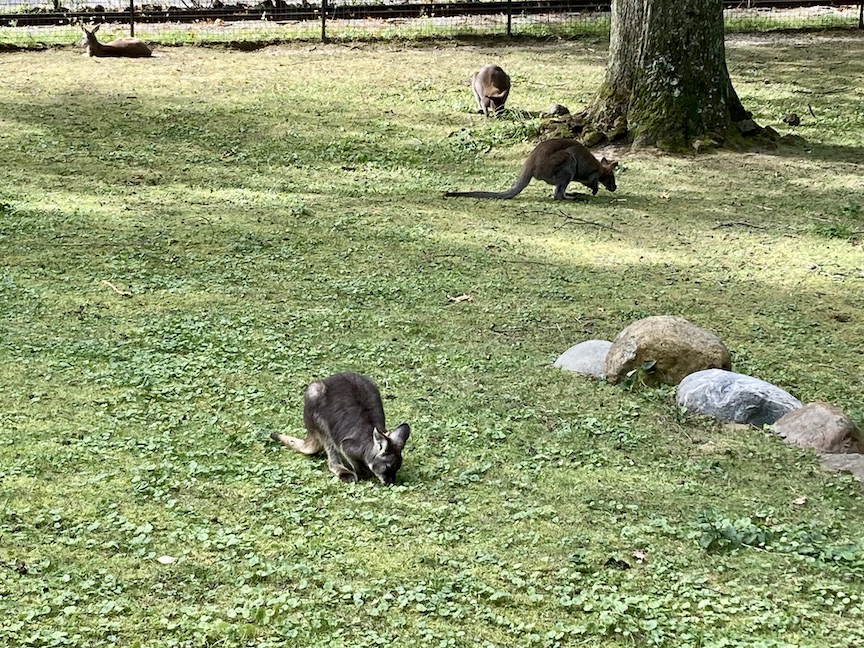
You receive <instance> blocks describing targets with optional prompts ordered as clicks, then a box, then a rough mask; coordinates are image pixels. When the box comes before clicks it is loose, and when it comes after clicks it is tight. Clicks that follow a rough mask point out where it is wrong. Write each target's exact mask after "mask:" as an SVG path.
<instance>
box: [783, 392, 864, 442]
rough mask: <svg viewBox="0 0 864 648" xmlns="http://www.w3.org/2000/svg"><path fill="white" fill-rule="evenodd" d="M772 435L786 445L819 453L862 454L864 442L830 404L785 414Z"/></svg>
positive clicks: (820, 404)
mask: <svg viewBox="0 0 864 648" xmlns="http://www.w3.org/2000/svg"><path fill="white" fill-rule="evenodd" d="M774 431H775V432H776V433H777V434H778V435H780V437H781V438H782V439H783V440H784V441H786V442H787V443H794V444H795V445H799V446H801V447H803V448H813V449H814V450H816V452H819V453H832V454H837V453H843V452H852V453H864V438H862V436H861V430H859V429H858V426H857V425H855V422H854V421H853V420H852V419H851V418H849V417H848V416H846V413H845V412H844V411H843V410H842V409H840V408H839V407H835V406H834V405H831V404H830V403H822V402H815V403H808V404H807V405H805V406H804V407H801V408H799V409H796V410H793V411H791V412H789V413H788V414H785V415H784V416H783V417H781V418H780V419H779V420H778V421H777V422H776V423H775V424H774Z"/></svg>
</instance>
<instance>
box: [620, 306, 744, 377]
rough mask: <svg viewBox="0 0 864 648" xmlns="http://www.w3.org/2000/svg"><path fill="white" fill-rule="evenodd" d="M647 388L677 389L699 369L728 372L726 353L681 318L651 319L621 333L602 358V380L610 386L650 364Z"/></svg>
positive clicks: (709, 335) (708, 335) (713, 337)
mask: <svg viewBox="0 0 864 648" xmlns="http://www.w3.org/2000/svg"><path fill="white" fill-rule="evenodd" d="M651 362H653V363H654V364H653V365H652V368H653V372H652V373H650V374H648V375H646V376H645V378H646V382H648V383H649V384H658V383H666V384H667V385H677V384H678V383H679V382H681V379H682V378H684V376H686V375H687V374H691V373H693V372H694V371H701V370H703V369H712V368H719V369H730V368H731V365H732V358H731V356H730V354H729V350H728V349H727V348H726V346H725V345H724V344H723V342H721V341H720V338H718V337H717V336H716V335H714V334H713V333H709V332H708V331H706V330H704V329H702V328H699V327H698V326H696V325H695V324H692V323H691V322H689V321H687V320H686V319H684V318H683V317H675V316H671V315H655V316H653V317H646V318H644V319H641V320H638V321H636V322H633V323H632V324H631V325H630V326H628V327H627V328H625V329H624V330H623V331H621V332H620V333H619V334H618V336H617V337H616V338H615V341H614V342H612V347H611V348H610V349H609V352H608V353H607V354H606V380H608V381H609V382H610V383H612V384H613V385H615V384H618V383H619V382H621V381H622V380H624V379H625V378H626V377H627V374H628V373H630V372H631V371H633V370H634V369H638V368H640V367H643V366H645V363H651Z"/></svg>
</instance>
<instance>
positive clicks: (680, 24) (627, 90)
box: [584, 0, 750, 150]
mask: <svg viewBox="0 0 864 648" xmlns="http://www.w3.org/2000/svg"><path fill="white" fill-rule="evenodd" d="M584 116H585V118H586V119H585V121H586V129H592V130H596V131H600V132H603V133H607V134H613V136H618V135H620V134H621V133H622V132H624V131H626V132H627V135H628V137H629V138H630V139H632V140H633V143H634V146H646V145H656V146H659V147H660V148H664V149H671V150H674V149H683V148H685V147H687V146H689V145H691V144H692V143H693V142H694V140H696V139H699V138H706V137H707V138H711V137H714V138H720V139H723V138H727V137H730V136H734V135H735V134H736V132H737V131H736V129H734V128H733V124H734V122H737V121H740V120H742V119H746V118H748V117H749V116H750V115H749V113H747V111H746V110H744V107H743V106H742V105H741V101H740V100H739V99H738V95H737V93H736V92H735V89H734V88H733V87H732V81H731V80H730V78H729V71H728V69H727V68H726V46H725V42H724V32H723V3H722V0H612V26H611V38H610V43H609V62H608V65H607V68H606V79H605V81H604V82H603V85H602V86H601V88H600V90H599V92H598V93H597V96H596V97H595V98H594V100H593V102H592V104H591V105H590V106H589V107H588V109H587V110H586V111H585V114H584ZM610 139H611V137H610Z"/></svg>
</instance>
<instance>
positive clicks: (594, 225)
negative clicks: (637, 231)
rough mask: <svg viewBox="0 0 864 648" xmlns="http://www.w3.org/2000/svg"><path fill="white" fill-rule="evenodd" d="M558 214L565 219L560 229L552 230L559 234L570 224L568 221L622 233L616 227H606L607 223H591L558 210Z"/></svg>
mask: <svg viewBox="0 0 864 648" xmlns="http://www.w3.org/2000/svg"><path fill="white" fill-rule="evenodd" d="M558 213H559V214H561V215H562V216H563V217H564V220H563V221H562V222H561V224H560V225H559V226H558V227H556V228H555V229H554V230H552V231H553V232H557V231H558V230H560V229H561V228H562V227H564V226H565V225H566V224H567V223H568V221H573V222H574V223H580V224H582V225H590V226H591V227H599V228H600V229H607V230H611V231H613V232H618V233H620V232H621V230H619V229H617V228H615V227H612V226H611V225H606V224H605V223H597V222H595V221H589V220H586V219H584V218H579V217H578V216H571V215H570V214H565V213H564V212H563V211H561V210H558Z"/></svg>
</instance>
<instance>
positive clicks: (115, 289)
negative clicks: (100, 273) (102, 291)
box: [102, 279, 132, 297]
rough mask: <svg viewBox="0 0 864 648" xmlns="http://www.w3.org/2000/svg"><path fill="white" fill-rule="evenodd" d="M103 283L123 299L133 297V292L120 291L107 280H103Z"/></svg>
mask: <svg viewBox="0 0 864 648" xmlns="http://www.w3.org/2000/svg"><path fill="white" fill-rule="evenodd" d="M102 283H103V284H105V285H106V286H108V287H109V288H110V289H111V290H113V291H114V292H115V293H117V294H118V295H120V296H121V297H131V296H132V293H131V292H129V291H128V290H120V289H119V288H118V287H117V286H115V285H114V284H113V283H111V282H110V281H108V280H107V279H103V280H102Z"/></svg>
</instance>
